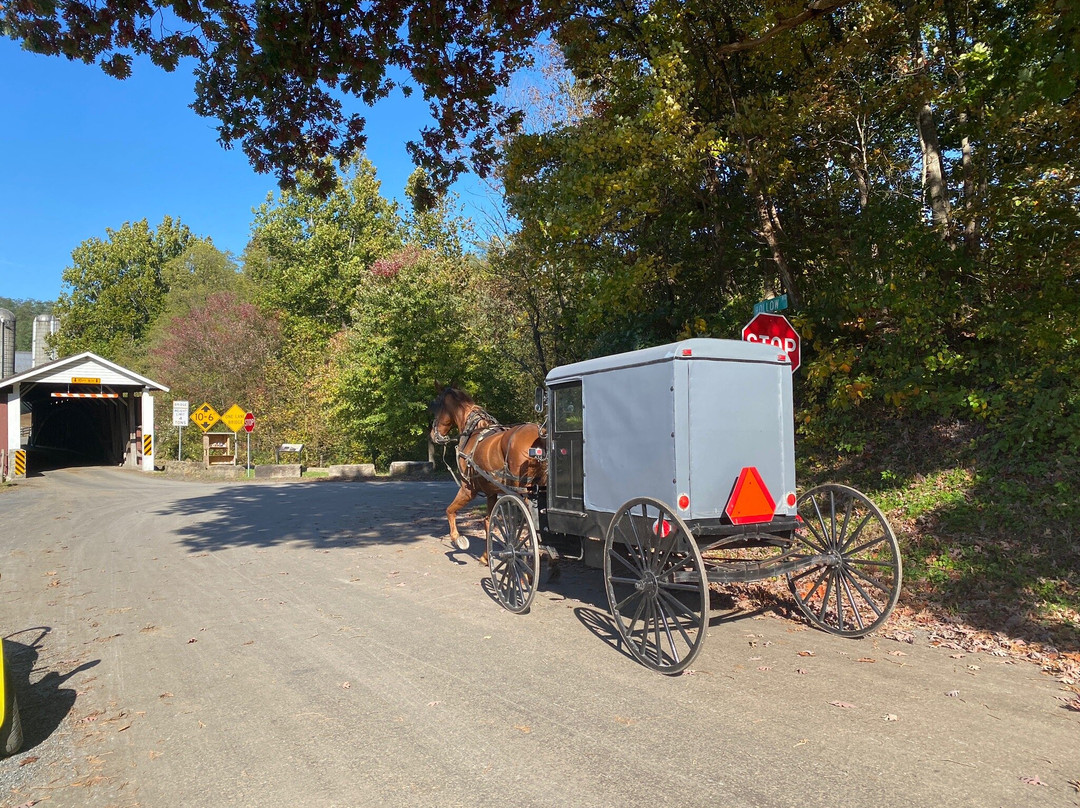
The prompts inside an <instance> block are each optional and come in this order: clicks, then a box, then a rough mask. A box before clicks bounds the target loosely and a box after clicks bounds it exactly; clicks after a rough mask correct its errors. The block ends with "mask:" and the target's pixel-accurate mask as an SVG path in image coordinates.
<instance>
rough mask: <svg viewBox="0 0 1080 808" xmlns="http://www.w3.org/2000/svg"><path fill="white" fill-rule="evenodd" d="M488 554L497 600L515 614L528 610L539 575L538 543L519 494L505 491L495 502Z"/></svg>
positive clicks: (489, 525)
mask: <svg viewBox="0 0 1080 808" xmlns="http://www.w3.org/2000/svg"><path fill="white" fill-rule="evenodd" d="M487 558H488V569H489V570H490V571H491V583H492V585H493V586H494V588H495V596H496V597H497V598H498V599H499V603H501V604H502V605H503V608H504V609H506V610H507V611H510V612H514V614H521V613H522V612H524V611H526V610H528V608H529V605H530V604H531V603H532V600H533V596H534V595H535V594H536V584H537V579H538V578H539V577H540V543H539V542H538V541H537V539H536V527H535V525H533V520H532V516H531V514H530V513H529V508H528V506H527V505H526V504H525V502H524V501H523V500H522V499H521V497H518V496H515V495H513V494H505V495H503V496H501V497H499V500H498V502H496V503H495V507H494V509H492V511H491V520H490V522H489V524H488V534H487Z"/></svg>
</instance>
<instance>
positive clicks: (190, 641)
mask: <svg viewBox="0 0 1080 808" xmlns="http://www.w3.org/2000/svg"><path fill="white" fill-rule="evenodd" d="M193 642H198V640H196V639H195V638H194V637H192V638H191V639H190V640H188V645H191V644H192V643H193Z"/></svg>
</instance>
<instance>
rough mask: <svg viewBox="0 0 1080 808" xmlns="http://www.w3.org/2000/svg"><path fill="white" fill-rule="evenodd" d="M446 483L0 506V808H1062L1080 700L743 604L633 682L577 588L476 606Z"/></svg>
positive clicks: (26, 495) (96, 471) (240, 489)
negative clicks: (11, 701)
mask: <svg viewBox="0 0 1080 808" xmlns="http://www.w3.org/2000/svg"><path fill="white" fill-rule="evenodd" d="M452 496H453V488H452V486H451V485H449V484H447V483H442V482H370V483H332V482H325V481H320V482H292V483H231V484H220V483H204V482H188V481H177V480H170V479H165V478H161V477H159V476H156V475H154V476H151V475H145V474H141V473H139V472H129V471H123V470H114V469H103V468H85V469H67V470H60V471H55V472H49V473H47V474H45V475H44V476H41V477H35V478H32V479H29V480H26V481H23V482H20V483H19V484H18V485H15V486H9V487H6V488H4V489H2V490H0V572H2V573H3V579H2V581H0V595H2V598H3V604H4V609H3V610H2V612H0V613H2V615H3V621H2V625H0V628H2V633H3V634H4V636H5V640H4V642H5V652H6V654H7V656H8V659H9V665H10V666H11V667H12V669H13V671H14V673H15V675H16V687H17V690H18V692H19V694H20V700H21V701H22V704H23V721H24V724H25V726H26V744H25V747H24V749H23V750H22V751H21V752H19V753H17V754H16V755H15V756H13V757H11V758H8V759H6V760H3V761H0V805H5V806H12V807H14V806H24V805H33V804H36V803H38V802H41V803H43V804H44V805H46V806H48V808H54V807H55V808H59V807H60V806H80V807H81V806H88V807H89V808H95V807H96V806H136V805H138V806H153V807H154V808H157V807H158V806H161V807H162V808H174V807H175V806H203V805H205V806H211V805H212V806H259V807H260V808H272V807H273V806H369V805H370V806H385V805H390V806H440V807H441V806H459V805H460V806H488V805H496V804H507V803H512V804H515V805H517V806H603V807H604V808H607V807H608V806H616V805H617V806H620V808H634V807H635V806H649V808H655V806H667V805H670V806H681V807H685V806H706V805H707V806H725V808H738V807H739V806H748V807H749V806H756V807H757V808H763V807H766V806H770V807H771V806H799V807H800V808H812V807H813V806H835V805H852V806H905V808H907V807H908V806H912V805H923V806H931V805H934V806H936V805H941V806H946V805H947V806H967V805H970V806H979V808H985V806H1018V807H1019V806H1031V805H1036V804H1038V805H1043V806H1057V805H1063V806H1064V805H1080V794H1078V793H1077V790H1076V788H1074V786H1073V785H1070V781H1080V713H1077V712H1075V711H1072V710H1070V709H1068V708H1067V705H1066V703H1065V702H1066V700H1067V696H1068V694H1067V693H1065V692H1064V691H1063V689H1062V684H1061V683H1059V682H1057V681H1055V680H1054V679H1053V678H1051V677H1049V676H1047V675H1045V674H1042V673H1040V672H1039V670H1038V668H1037V667H1035V666H1033V665H1027V664H1023V663H1020V664H1017V663H1015V662H1014V661H1012V660H1006V659H1001V658H998V657H994V656H991V655H988V654H956V653H955V652H950V651H947V650H943V649H940V648H932V647H929V646H928V645H927V644H926V643H925V642H920V641H919V638H918V637H916V638H915V642H913V643H902V642H896V641H894V640H888V639H884V638H881V637H871V638H867V639H865V640H861V641H860V640H844V639H840V638H835V637H832V636H829V635H826V634H824V633H822V632H819V631H816V630H813V629H809V628H807V627H806V626H805V625H803V624H802V623H801V622H798V621H795V620H791V619H785V618H781V617H778V616H775V615H773V614H771V613H769V612H768V611H765V610H761V609H755V608H754V607H752V606H751V607H749V608H743V609H741V610H740V609H736V610H735V611H734V612H721V613H716V614H715V615H714V620H713V624H712V627H711V629H710V632H709V637H708V639H707V641H706V644H705V648H704V651H703V652H702V654H701V656H700V657H699V658H698V660H697V662H696V668H695V670H694V671H692V672H691V675H683V676H679V677H674V678H668V677H663V676H659V675H657V674H654V673H651V672H650V671H648V670H646V669H644V668H642V667H641V666H639V665H638V664H637V663H635V662H634V661H633V660H632V659H631V658H630V657H629V656H628V655H627V654H626V653H624V651H623V650H622V649H621V648H620V647H619V643H618V642H617V640H616V638H615V635H614V633H613V632H614V629H613V626H612V624H611V623H610V621H609V618H608V615H607V606H606V602H605V600H604V595H603V588H602V580H601V574H600V573H599V572H598V571H595V570H591V569H586V568H585V567H583V566H581V565H579V564H573V563H569V564H564V565H563V569H562V574H561V576H560V577H559V578H558V579H557V580H555V581H553V582H551V583H550V584H549V585H548V586H546V587H545V588H543V589H541V591H540V592H539V593H538V595H537V598H536V601H535V602H534V604H533V607H532V610H531V612H530V613H529V614H527V615H523V616H515V615H511V614H508V613H506V612H504V611H503V610H502V609H501V608H500V607H499V606H498V604H497V603H496V602H495V601H494V600H493V599H492V596H491V595H490V594H489V592H490V588H489V587H487V586H486V575H485V572H486V570H485V568H483V567H481V566H480V565H479V564H477V563H476V556H477V555H478V554H479V552H480V547H479V544H480V542H479V541H474V542H473V550H472V551H471V554H470V553H461V552H458V551H455V550H453V549H452V548H451V547H450V544H449V542H448V541H447V540H446V538H445V536H446V526H445V521H444V519H443V516H442V510H443V508H444V507H445V505H446V503H448V502H449V500H450V499H451V498H452ZM475 529H476V523H475V521H474V522H473V535H474V536H475V535H476V532H475Z"/></svg>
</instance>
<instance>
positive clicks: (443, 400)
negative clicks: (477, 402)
mask: <svg viewBox="0 0 1080 808" xmlns="http://www.w3.org/2000/svg"><path fill="white" fill-rule="evenodd" d="M472 403H474V402H473V400H472V397H471V396H470V395H469V394H468V393H466V392H465V391H464V390H459V389H458V388H456V387H453V386H451V385H447V386H446V387H444V388H442V389H441V390H440V391H439V395H438V397H437V398H436V399H435V400H434V401H432V402H431V406H430V408H429V409H430V410H431V415H432V420H431V442H432V443H434V444H436V445H438V446H446V445H448V444H451V443H453V442H454V439H453V438H451V437H450V430H452V429H456V430H457V431H458V432H461V429H462V427H463V426H464V422H465V412H466V410H467V409H468V406H469V405H470V404H472Z"/></svg>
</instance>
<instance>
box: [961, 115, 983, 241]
mask: <svg viewBox="0 0 1080 808" xmlns="http://www.w3.org/2000/svg"><path fill="white" fill-rule="evenodd" d="M967 122H968V115H967V113H966V112H963V113H961V114H960V125H961V126H966V124H967ZM960 155H961V157H960V165H961V169H962V171H963V175H964V252H965V253H966V254H967V256H968V257H969V258H974V257H976V256H977V255H978V254H979V217H978V215H977V214H976V212H975V207H976V204H975V203H976V200H975V163H974V160H973V158H972V148H971V140H970V139H969V138H968V136H967V135H964V138H963V140H961V141H960Z"/></svg>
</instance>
